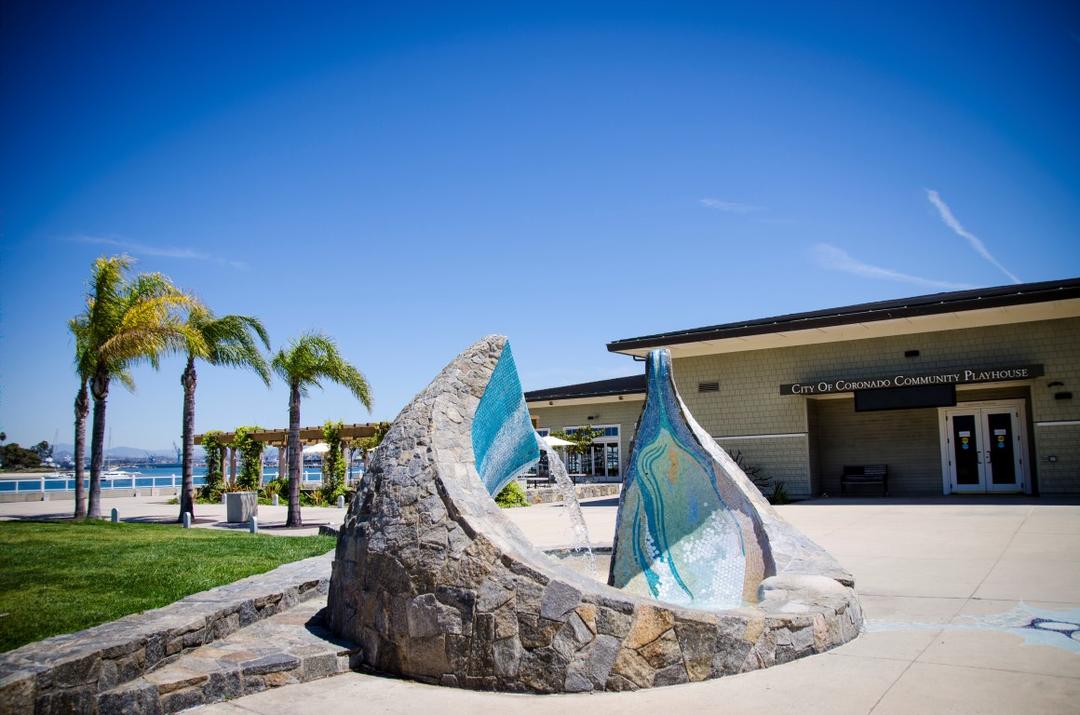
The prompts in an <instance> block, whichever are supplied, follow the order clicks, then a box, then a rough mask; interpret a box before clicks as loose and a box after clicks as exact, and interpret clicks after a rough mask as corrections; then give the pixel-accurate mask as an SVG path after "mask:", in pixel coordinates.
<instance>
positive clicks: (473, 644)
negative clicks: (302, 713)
mask: <svg viewBox="0 0 1080 715" xmlns="http://www.w3.org/2000/svg"><path fill="white" fill-rule="evenodd" d="M660 361H661V362H663V358H660ZM652 399H653V398H652V396H651V395H650V400H652ZM679 404H680V405H681V403H679ZM681 409H682V413H681V414H684V415H685V408H681ZM669 415H670V413H669ZM643 419H644V418H643ZM669 422H671V423H672V424H673V422H672V420H671V419H670V418H669ZM527 425H528V413H527V411H526V410H525V406H524V399H523V397H522V396H521V386H520V383H519V381H518V377H517V371H516V369H515V368H514V364H513V355H512V353H511V351H510V347H509V344H508V343H507V341H506V339H505V338H503V337H501V336H491V337H488V338H485V339H483V340H481V341H479V342H477V343H476V344H474V345H472V346H471V347H469V348H468V349H467V350H466V351H465V352H463V353H462V354H461V355H459V356H458V357H457V358H455V359H454V360H453V361H452V362H451V363H450V364H449V365H447V366H446V368H445V369H443V371H442V372H441V373H440V374H439V375H438V376H437V377H436V378H435V380H434V381H432V383H431V384H430V385H428V387H427V388H426V389H425V390H424V391H423V392H421V393H420V394H419V395H417V397H416V398H414V399H413V401H412V402H411V403H410V404H409V405H408V406H407V407H406V408H405V409H404V410H402V412H401V413H400V414H399V415H398V417H397V419H396V420H395V421H394V423H393V425H392V427H391V428H390V431H389V432H388V433H387V435H386V437H385V438H384V440H383V443H382V445H381V446H380V447H379V449H378V450H377V451H376V453H375V455H374V457H373V459H372V462H371V464H370V466H369V469H368V471H367V473H366V474H365V476H364V479H363V481H362V483H361V486H360V488H359V491H358V493H357V495H356V497H355V498H354V499H353V501H352V503H351V505H350V507H349V513H348V515H347V517H346V519H345V523H344V525H343V527H342V531H341V535H340V537H339V539H338V545H337V551H336V554H335V560H334V567H333V574H332V577H331V581H330V591H329V621H330V624H331V627H332V629H333V630H334V631H336V632H337V633H338V634H339V635H341V636H343V637H345V638H348V639H350V640H353V641H354V642H356V643H358V644H359V645H360V646H361V648H362V653H361V656H360V658H361V661H362V663H363V664H364V665H365V666H367V667H369V668H372V669H374V670H377V671H381V672H385V673H390V674H394V675H401V676H406V677H410V678H415V679H417V680H421V681H424V682H429V683H438V684H442V685H450V686H457V687H466V688H478V689H489V690H505V691H513V692H543V693H553V692H581V691H589V690H636V689H639V688H647V687H652V686H659V685H668V684H674V683H685V682H689V681H698V680H704V679H707V678H715V677H720V676H723V675H728V674H732V673H740V672H744V671H748V670H754V669H757V668H762V667H766V666H770V665H774V664H776V663H782V662H786V661H789V660H792V659H795V658H799V657H802V656H806V655H812V654H814V653H818V652H822V651H825V650H828V649H829V648H833V647H835V646H837V645H839V644H841V643H844V642H846V641H848V640H850V639H852V638H854V637H855V636H856V635H858V633H859V631H860V629H861V627H862V613H861V610H860V607H859V602H858V600H857V598H856V596H855V592H854V590H853V588H852V587H853V584H852V580H851V577H850V575H849V574H847V573H846V572H844V571H843V570H842V569H841V568H840V567H839V566H838V565H837V564H836V563H835V561H833V560H832V558H831V557H829V555H828V554H827V553H825V552H824V551H823V550H821V549H820V548H819V547H817V546H816V545H815V544H813V543H812V542H810V541H809V540H808V539H806V538H805V537H804V536H802V535H801V534H799V533H798V532H797V531H795V530H794V529H793V528H791V527H790V526H788V525H787V524H785V523H784V522H783V521H782V520H781V519H780V517H779V516H778V515H776V513H775V512H773V511H772V509H771V508H769V506H768V504H766V503H764V500H762V499H761V498H760V495H757V496H756V497H755V495H754V494H753V493H752V492H751V491H750V490H752V489H753V487H752V486H750V487H749V489H747V488H746V487H747V485H748V484H749V482H747V481H746V477H745V475H742V474H741V472H740V471H738V467H736V466H734V465H733V463H730V459H729V458H727V457H726V455H725V454H723V451H722V450H720V448H719V447H716V446H715V444H714V443H712V441H711V439H708V436H707V435H705V434H704V433H703V432H700V428H697V427H696V425H695V424H694V423H692V421H688V422H686V426H687V427H688V429H689V430H690V432H689V434H690V435H691V436H692V437H693V438H694V439H696V440H697V442H696V445H697V448H700V449H701V450H703V452H701V453H699V452H697V451H695V442H694V441H693V440H688V438H687V436H686V433H684V432H681V431H679V430H676V432H677V433H678V436H679V446H680V448H681V449H683V450H684V451H687V452H688V453H689V454H690V456H689V457H687V456H683V457H679V458H678V459H682V460H684V461H683V462H682V463H684V464H686V462H685V460H686V459H690V460H691V461H695V462H696V463H698V464H702V461H701V460H704V459H705V458H706V457H707V458H709V459H712V460H714V461H713V463H712V471H711V472H710V471H709V470H708V469H706V466H704V465H708V464H709V462H708V461H705V462H704V465H703V466H701V470H702V472H703V473H707V474H710V475H711V476H712V477H713V478H715V480H716V484H717V487H716V489H717V490H718V493H719V496H718V497H717V498H716V499H713V500H712V501H711V502H709V504H710V505H709V506H705V507H703V508H702V509H701V510H699V511H697V512H694V513H693V514H692V513H690V512H691V511H692V510H687V512H686V514H685V518H683V516H680V519H681V522H680V523H675V522H671V523H668V522H667V521H666V520H665V519H664V516H663V514H661V515H660V516H659V518H658V519H653V520H652V521H651V522H650V520H649V519H648V518H645V519H644V521H642V519H641V518H640V514H641V513H644V512H639V511H638V510H637V507H633V506H632V503H633V502H632V499H634V498H642V497H643V495H645V492H644V491H640V490H639V491H638V494H639V497H632V493H634V490H635V486H634V483H630V484H628V486H627V493H626V496H625V497H623V500H622V504H621V507H620V518H619V521H620V526H619V528H620V533H619V539H618V543H617V544H616V551H615V554H614V558H613V561H619V560H620V558H621V557H620V552H622V551H623V550H625V549H629V551H628V552H627V553H632V554H633V555H634V558H635V559H636V560H637V563H638V564H639V566H640V565H642V564H645V565H648V564H650V563H656V561H657V558H663V557H664V554H665V553H668V554H676V555H674V556H672V563H673V564H674V565H675V567H676V570H677V571H678V573H679V574H680V576H681V577H683V579H684V581H685V580H687V577H686V576H685V575H686V574H692V576H691V577H690V578H689V581H687V583H688V584H690V583H692V584H694V585H693V586H691V587H690V592H691V594H700V593H705V592H706V591H702V590H700V586H699V585H697V584H699V582H700V579H701V578H703V576H702V574H704V571H702V570H701V569H700V568H698V569H697V570H696V571H695V569H689V568H687V566H686V564H687V563H689V562H691V561H693V559H694V556H693V554H694V553H695V552H694V551H693V550H687V549H681V546H680V545H681V544H682V541H683V540H684V539H685V538H686V537H690V538H697V537H698V536H700V533H699V529H698V530H695V528H694V525H693V519H694V518H695V514H696V518H698V519H702V520H704V521H703V523H706V524H710V525H712V526H708V527H706V528H714V527H715V525H716V523H719V522H716V519H717V518H720V519H721V521H722V522H723V524H726V526H724V528H723V529H721V532H722V533H723V534H724V539H726V541H724V542H723V543H724V544H725V546H724V549H725V552H724V553H725V554H728V553H731V554H734V553H735V550H733V547H731V546H730V545H731V544H734V540H733V539H732V536H733V535H735V534H736V533H737V535H738V536H739V538H740V539H741V544H742V550H741V555H742V556H741V558H742V563H743V570H742V575H741V580H740V578H739V577H732V576H730V575H725V576H724V578H723V579H721V581H722V582H723V588H720V589H715V590H714V591H709V592H708V593H710V594H714V593H715V594H719V595H716V597H715V598H714V597H713V595H710V596H709V598H708V599H707V600H705V599H698V598H696V597H694V598H686V597H685V592H682V591H680V590H678V589H675V590H673V589H671V588H667V587H665V588H666V590H663V589H661V591H659V592H656V591H653V590H652V588H651V586H649V584H650V583H652V581H651V580H650V578H649V577H648V576H644V573H645V569H641V574H642V576H641V577H639V575H638V574H636V573H635V570H634V567H633V566H631V567H629V568H622V567H616V566H613V577H614V578H615V582H619V581H620V580H624V581H625V585H626V586H627V587H626V588H625V589H617V588H613V587H610V586H607V585H604V584H602V583H600V582H599V581H597V580H594V579H590V578H588V577H587V576H585V575H582V574H579V573H577V572H575V571H574V570H572V569H570V568H569V567H566V566H563V565H560V564H559V563H558V562H557V561H555V560H553V559H552V558H550V557H548V556H547V555H545V554H543V553H541V552H540V551H538V550H537V549H536V548H535V547H533V546H532V544H531V543H530V542H529V540H528V539H527V538H526V537H525V536H524V534H522V533H521V531H520V530H518V529H517V527H515V526H514V525H513V524H512V523H511V522H510V521H509V520H508V519H507V518H506V517H505V516H503V514H502V513H501V511H500V509H499V508H498V507H497V506H496V505H495V502H494V500H493V499H492V498H491V494H492V493H496V492H497V491H498V489H499V488H501V485H503V484H505V483H506V482H507V481H509V480H510V479H512V478H513V477H514V476H515V475H516V474H517V473H518V471H520V469H522V468H523V467H525V466H528V464H529V463H531V461H532V460H534V459H535V458H536V456H538V455H537V452H536V450H537V446H536V439H535V436H534V434H533V433H532V430H531V427H530V428H528V429H526V427H527ZM646 432H648V430H646ZM672 434H675V432H673V433H672ZM653 441H655V440H650V445H651V444H652V443H653ZM644 449H645V446H644V442H643V447H642V449H641V450H638V449H637V448H635V453H636V454H635V456H636V457H637V456H641V454H644ZM639 452H640V454H638V453H639ZM703 455H704V456H703ZM678 459H676V462H678ZM725 460H726V461H725ZM642 463H643V464H644V463H645V462H644V461H643V462H642ZM717 465H719V468H717ZM690 471H693V470H692V469H683V470H681V471H679V472H678V474H679V475H683V474H688V473H689V472H690ZM654 472H655V470H653V472H650V473H654ZM645 473H646V472H645V471H642V472H641V473H640V474H641V475H644V474H645ZM644 478H645V477H644V476H640V477H639V479H644ZM725 480H732V481H733V482H734V486H732V485H730V484H727V483H726V482H725V483H723V484H722V483H721V482H724V481H725ZM641 483H643V482H639V484H641ZM675 494H676V493H675V492H672V493H670V494H666V495H665V498H675ZM740 495H741V496H740ZM706 501H708V500H706ZM668 506H669V507H670V506H671V504H670V503H669V504H668ZM643 509H645V511H648V510H647V508H645V507H643ZM720 510H723V512H724V513H720V514H717V512H718V511H720ZM631 514H639V517H638V518H637V519H636V523H639V524H644V525H645V528H646V529H649V528H651V529H653V531H654V533H657V534H659V533H661V531H662V532H663V534H664V538H665V539H666V540H667V541H666V542H665V544H664V545H663V546H662V548H659V550H657V551H650V550H649V549H648V548H635V547H632V546H628V545H630V544H642V543H646V544H647V540H644V541H643V540H642V539H639V538H635V537H632V536H631V537H627V536H624V535H623V531H624V530H625V529H624V522H626V524H630V523H631V522H634V521H635V519H633V518H631V516H630V515H631ZM667 514H668V515H670V514H671V512H670V511H668V512H667ZM714 514H716V515H717V516H715V517H713V516H711V515H714ZM728 517H730V520H729V519H728ZM663 524H666V526H664V527H663V529H662V530H658V525H663ZM715 528H718V527H715ZM683 531H686V532H687V533H685V534H684V533H683ZM630 533H633V529H631V530H630ZM657 555H659V556H657ZM650 558H651V559H653V561H652V562H650V561H649V559H650ZM619 563H623V562H622V561H619ZM733 568H734V566H733ZM654 571H655V569H654ZM660 582H661V583H662V582H663V579H660ZM732 583H738V584H739V593H740V594H741V598H740V600H739V602H738V603H735V602H734V597H732V596H731V595H730V594H731V584H732ZM653 593H658V595H659V596H661V597H662V598H663V599H666V600H657V599H656V598H653V597H652V596H651V594H653ZM680 593H683V596H680V595H679V594H680ZM703 605H704V606H707V608H702V607H701V606H703ZM726 606H730V607H726Z"/></svg>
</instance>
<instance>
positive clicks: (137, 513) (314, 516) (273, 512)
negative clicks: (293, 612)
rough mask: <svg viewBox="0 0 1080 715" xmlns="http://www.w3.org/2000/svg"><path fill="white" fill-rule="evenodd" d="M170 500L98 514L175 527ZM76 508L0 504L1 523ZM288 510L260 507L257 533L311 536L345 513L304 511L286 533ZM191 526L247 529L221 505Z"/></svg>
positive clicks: (201, 508)
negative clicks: (299, 521)
mask: <svg viewBox="0 0 1080 715" xmlns="http://www.w3.org/2000/svg"><path fill="white" fill-rule="evenodd" d="M173 498H174V497H172V496H158V497H114V498H109V499H102V500H101V513H102V515H103V516H105V518H109V514H110V513H111V512H112V510H113V508H115V509H116V510H117V511H118V512H119V515H120V521H132V522H144V523H157V522H160V523H175V521H176V517H177V515H178V514H179V513H180V507H179V505H177V504H170V503H169V500H170V499H173ZM74 508H75V502H73V501H69V500H65V501H60V500H57V501H30V502H5V503H0V521H4V520H9V519H68V518H70V517H71V512H72V510H73V509H74ZM288 511H289V509H288V507H287V506H286V505H285V504H284V503H282V504H281V505H280V506H265V505H261V504H260V505H259V517H258V518H259V531H260V533H263V534H275V535H281V536H311V535H312V534H318V533H319V526H320V525H321V524H325V525H327V526H332V527H335V528H336V527H338V526H339V525H340V524H341V522H342V521H344V519H345V509H338V508H337V507H328V508H327V507H308V506H306V507H303V508H302V509H301V510H300V514H301V516H302V517H303V519H304V528H302V529H285V528H282V527H283V526H284V524H285V517H286V515H287V514H288ZM193 526H195V527H197V528H206V529H211V528H213V529H241V530H242V529H246V528H247V526H246V525H243V524H229V523H228V522H226V521H225V505H224V504H196V505H195V522H194V524H193Z"/></svg>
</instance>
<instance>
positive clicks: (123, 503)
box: [0, 497, 1080, 715]
mask: <svg viewBox="0 0 1080 715" xmlns="http://www.w3.org/2000/svg"><path fill="white" fill-rule="evenodd" d="M69 505H70V502H68V503H64V502H30V503H21V504H2V505H0V518H12V517H15V518H43V517H47V516H52V515H56V516H66V515H67V514H66V510H67V509H68V508H69ZM113 506H116V507H117V508H118V509H119V510H120V513H121V518H124V519H131V520H137V521H151V520H167V519H170V518H174V517H175V510H176V507H175V506H174V505H169V504H167V503H166V499H165V498H162V497H157V498H149V497H146V498H144V497H139V498H127V499H111V500H106V501H105V502H104V509H105V511H106V513H107V512H108V510H109V509H111V508H112V507H113ZM615 509H616V501H615V500H614V499H599V500H592V501H588V502H585V504H584V505H583V511H584V513H585V518H586V521H587V522H588V525H589V528H590V533H591V534H592V535H593V539H594V541H595V542H596V543H598V544H599V545H610V543H611V535H612V533H613V531H614V524H615ZM780 511H781V513H782V514H783V515H784V517H785V518H787V519H788V520H789V521H791V522H792V523H793V524H794V525H796V526H797V527H799V528H800V529H802V530H803V531H804V532H805V533H806V534H808V535H809V536H810V537H811V538H813V539H814V540H816V541H817V542H818V543H820V544H821V545H822V546H824V547H825V548H827V549H829V550H830V551H831V552H832V553H833V554H834V555H835V556H836V557H837V558H838V559H839V560H840V562H841V563H842V564H843V565H844V566H846V567H847V568H849V569H850V570H851V571H852V572H853V573H854V574H855V578H856V588H857V590H858V592H859V594H860V597H861V599H862V603H863V607H864V609H865V613H866V619H867V632H866V633H864V634H863V635H861V636H860V637H859V638H858V639H856V640H855V641H854V642H852V643H849V644H847V645H845V646H842V647H840V648H837V649H836V650H833V651H830V652H828V653H825V654H822V655H819V656H814V657H810V658H805V659H803V660H799V661H796V662H793V663H789V664H786V665H781V666H776V667H773V668H769V669H767V670H762V671H757V672H752V673H746V674H743V675H737V676H731V677H726V678H721V679H719V680H713V681H708V682H703V683H695V684H690V685H680V686H674V687H667V688H656V689H652V690H646V691H641V692H636V693H602V694H592V695H551V696H522V695H507V694H499V693H481V692H472V691H465V690H455V689H450V688H439V687H433V686H427V685H420V684H417V683H414V682H410V681H404V680H397V679H393V678H385V677H379V676H374V675H368V674H360V673H349V674H345V675H341V676H337V677H335V678H331V679H329V680H321V681H315V682H311V683H306V684H302V685H290V686H286V687H282V688H278V689H275V690H270V691H266V692H263V693H259V694H256V695H250V696H247V697H244V698H241V699H239V700H234V701H231V702H229V703H223V704H219V705H215V706H209V707H207V708H205V709H204V710H203V711H204V712H207V713H233V714H239V713H252V712H256V713H276V712H280V711H284V710H291V711H296V712H318V713H320V715H332V714H333V713H352V712H356V711H363V712H408V713H416V712H429V711H432V712H434V711H438V712H475V711H478V710H481V709H493V710H495V711H513V712H527V713H531V712H537V713H539V712H545V713H546V712H551V713H560V714H562V713H565V712H573V711H585V710H588V711H589V712H590V713H596V714H599V713H609V712H610V713H616V712H617V713H626V712H650V713H655V712H656V711H657V710H661V711H666V712H669V713H676V712H687V711H704V710H709V711H718V712H737V713H740V712H770V713H776V712H780V713H784V712H791V713H796V712H797V713H808V712H811V713H812V712H822V713H824V712H828V713H868V712H874V713H924V712H980V713H982V712H1001V713H1016V712H1024V713H1040V712H1046V713H1053V712H1076V711H1078V710H1080V505H1078V504H1076V503H1075V502H1073V503H1060V504H1059V503H1054V502H1051V501H1048V500H1040V499H1023V498H1002V499H949V498H941V499H931V500H883V499H874V500H865V501H859V500H816V501H809V502H803V503H801V504H794V505H790V506H784V507H781V508H780ZM506 513H507V515H508V516H509V517H510V518H511V519H512V520H514V521H515V522H516V523H517V524H518V525H519V526H520V527H521V528H522V529H523V530H524V531H525V532H526V533H527V534H528V535H529V536H530V537H531V538H532V539H533V541H534V542H535V543H536V544H537V545H539V546H542V547H555V546H564V545H566V544H567V538H566V533H567V526H566V525H567V521H566V515H565V510H564V509H563V508H562V507H561V506H559V505H543V506H534V507H530V508H528V509H513V510H509V511H507V512H506ZM259 514H260V521H261V522H262V523H263V524H264V525H267V524H271V525H272V524H275V523H281V522H283V521H284V516H285V514H284V507H276V508H275V507H260V508H259ZM304 516H305V521H307V522H308V523H327V524H330V525H336V524H338V523H340V521H341V519H342V518H343V517H344V510H339V509H333V508H331V509H315V508H305V509H304ZM223 518H224V509H223V507H220V506H216V505H212V506H205V507H203V506H200V507H199V520H198V522H197V525H198V526H200V527H206V528H212V527H214V526H222V524H221V521H222V519H223ZM310 530H311V527H309V528H308V529H305V530H304V531H306V532H309V533H310ZM266 533H291V532H285V531H283V530H282V531H276V530H275V529H272V528H270V529H267V530H266ZM1040 621H1041V622H1042V623H1043V624H1044V627H1042V628H1039V627H1036V628H1030V627H1028V628H1024V627H1021V626H1024V625H1030V624H1031V623H1033V622H1034V623H1038V622H1040ZM1070 624H1077V630H1076V631H1073V630H1070Z"/></svg>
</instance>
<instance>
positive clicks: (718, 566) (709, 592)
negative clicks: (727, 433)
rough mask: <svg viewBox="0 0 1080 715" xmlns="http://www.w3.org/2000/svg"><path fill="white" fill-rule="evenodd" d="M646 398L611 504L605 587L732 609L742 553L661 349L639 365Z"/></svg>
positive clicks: (738, 595) (742, 573)
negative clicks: (614, 505)
mask: <svg viewBox="0 0 1080 715" xmlns="http://www.w3.org/2000/svg"><path fill="white" fill-rule="evenodd" d="M647 373H648V375H647V385H648V398H647V400H646V403H645V409H644V412H643V413H642V415H641V420H640V422H639V424H638V429H637V435H636V437H635V440H634V448H633V452H632V454H631V456H630V468H629V470H628V473H627V478H626V484H625V486H624V487H623V497H622V501H621V503H620V506H619V515H618V521H617V526H616V542H615V550H614V553H613V557H612V564H611V575H610V582H611V585H613V586H615V587H617V588H622V589H625V590H628V591H630V592H633V593H638V594H641V595H647V596H652V597H654V598H658V599H660V600H662V601H667V602H669V603H676V604H679V605H684V606H694V607H698V608H709V609H721V608H732V607H736V606H739V605H740V604H741V603H742V600H743V593H744V581H745V578H746V549H745V547H744V544H743V534H742V531H741V529H740V526H739V523H738V521H737V520H736V518H735V516H734V515H733V513H732V509H731V507H730V506H729V505H728V504H727V503H726V502H725V500H724V498H723V496H722V495H721V492H720V489H719V488H718V481H717V474H716V465H715V463H714V461H713V458H712V457H711V456H710V454H709V453H708V452H706V451H705V449H703V447H702V445H701V444H700V442H698V440H697V438H696V437H695V436H694V434H693V432H692V431H691V429H690V426H689V424H688V423H687V421H686V419H685V417H684V415H683V412H682V409H681V403H680V401H679V398H678V394H677V393H676V391H675V386H674V384H673V382H672V379H671V358H670V355H669V354H668V353H667V351H663V350H654V351H653V352H652V353H650V354H649V359H648V365H647Z"/></svg>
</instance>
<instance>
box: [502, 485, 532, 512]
mask: <svg viewBox="0 0 1080 715" xmlns="http://www.w3.org/2000/svg"><path fill="white" fill-rule="evenodd" d="M495 503H496V504H498V505H499V506H500V507H502V508H503V509H511V508H513V507H516V506H529V500H528V498H527V497H526V496H525V490H524V489H522V488H521V484H519V483H518V482H517V480H514V481H512V482H510V483H509V484H507V485H506V486H505V487H503V490H502V491H501V492H499V493H498V494H496V495H495Z"/></svg>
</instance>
